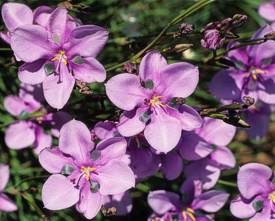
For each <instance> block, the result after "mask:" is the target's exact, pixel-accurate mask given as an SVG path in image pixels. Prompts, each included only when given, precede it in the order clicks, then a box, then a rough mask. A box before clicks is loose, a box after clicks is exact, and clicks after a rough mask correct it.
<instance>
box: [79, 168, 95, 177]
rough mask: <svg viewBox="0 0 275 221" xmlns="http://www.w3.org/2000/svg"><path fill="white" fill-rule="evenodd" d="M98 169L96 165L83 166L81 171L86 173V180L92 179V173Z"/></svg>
mask: <svg viewBox="0 0 275 221" xmlns="http://www.w3.org/2000/svg"><path fill="white" fill-rule="evenodd" d="M94 171H96V168H95V167H84V166H83V167H81V172H82V173H83V174H84V177H85V179H86V180H88V181H89V180H90V179H91V174H90V173H92V172H94Z"/></svg>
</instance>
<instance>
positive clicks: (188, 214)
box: [181, 208, 196, 221]
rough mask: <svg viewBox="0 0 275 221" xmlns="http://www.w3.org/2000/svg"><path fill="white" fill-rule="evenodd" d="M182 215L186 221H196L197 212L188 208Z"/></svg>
mask: <svg viewBox="0 0 275 221" xmlns="http://www.w3.org/2000/svg"><path fill="white" fill-rule="evenodd" d="M181 215H182V218H183V220H184V221H187V220H189V218H190V219H191V221H196V217H195V211H194V210H193V209H191V208H187V209H186V210H183V211H182V213H181Z"/></svg>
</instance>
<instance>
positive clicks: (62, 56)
mask: <svg viewBox="0 0 275 221" xmlns="http://www.w3.org/2000/svg"><path fill="white" fill-rule="evenodd" d="M51 61H58V63H60V62H63V63H64V64H65V65H67V64H68V60H67V56H66V55H65V51H63V50H60V51H59V52H58V54H56V55H55V56H54V57H53V58H52V59H51Z"/></svg>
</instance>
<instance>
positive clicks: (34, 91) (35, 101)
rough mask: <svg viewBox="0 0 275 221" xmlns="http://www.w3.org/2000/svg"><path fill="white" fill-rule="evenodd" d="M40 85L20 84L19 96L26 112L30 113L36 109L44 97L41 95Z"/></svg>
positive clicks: (39, 106) (40, 105)
mask: <svg viewBox="0 0 275 221" xmlns="http://www.w3.org/2000/svg"><path fill="white" fill-rule="evenodd" d="M41 86H42V85H30V84H21V85H20V90H19V97H21V98H22V100H23V101H24V102H25V104H26V110H25V111H26V112H28V113H32V112H35V111H38V110H39V109H40V108H41V107H42V104H41V103H43V102H44V101H45V99H44V96H43V91H42V87H41Z"/></svg>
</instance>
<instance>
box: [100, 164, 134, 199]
mask: <svg viewBox="0 0 275 221" xmlns="http://www.w3.org/2000/svg"><path fill="white" fill-rule="evenodd" d="M97 172H98V175H96V177H97V179H98V181H99V184H100V189H99V192H100V193H101V194H102V195H110V194H119V193H122V192H125V191H126V190H128V189H130V188H132V187H134V186H135V176H134V173H133V171H132V170H131V169H130V167H129V166H128V165H127V164H125V163H124V162H121V161H115V160H112V161H110V162H109V163H108V164H106V165H104V166H102V167H99V168H98V170H97Z"/></svg>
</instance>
